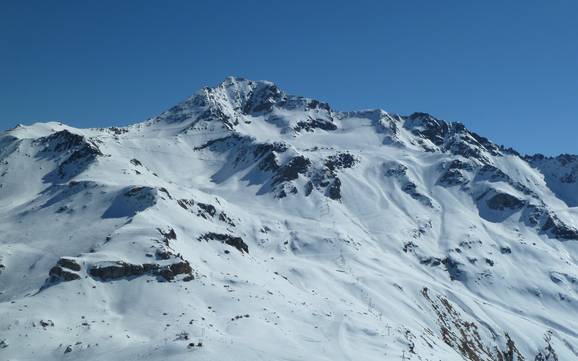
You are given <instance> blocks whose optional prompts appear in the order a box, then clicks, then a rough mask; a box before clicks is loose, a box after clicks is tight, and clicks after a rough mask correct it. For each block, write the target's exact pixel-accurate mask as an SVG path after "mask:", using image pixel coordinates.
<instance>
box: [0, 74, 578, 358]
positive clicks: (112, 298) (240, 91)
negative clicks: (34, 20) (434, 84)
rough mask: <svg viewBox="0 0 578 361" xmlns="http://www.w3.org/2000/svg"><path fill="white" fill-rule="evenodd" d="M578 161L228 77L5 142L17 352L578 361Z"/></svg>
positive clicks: (2, 326)
mask: <svg viewBox="0 0 578 361" xmlns="http://www.w3.org/2000/svg"><path fill="white" fill-rule="evenodd" d="M577 177H578V157H576V156H573V155H561V156H559V157H545V156H541V155H534V156H524V155H521V154H519V153H517V152H516V151H515V150H513V149H511V148H505V147H503V146H499V145H496V144H494V143H492V142H491V141H490V140H488V139H486V138H484V137H481V136H479V135H477V134H475V133H473V132H471V131H469V130H468V129H467V128H465V127H464V125H462V124H461V123H450V122H445V121H442V120H439V119H436V118H434V117H433V116H431V115H428V114H426V113H414V114H412V115H409V116H401V115H397V114H392V113H387V112H385V111H383V110H365V111H352V112H340V111H335V110H333V109H332V108H331V107H330V106H329V105H328V104H327V103H324V102H321V101H317V100H313V99H308V98H304V97H299V96H293V95H288V94H286V93H285V92H283V91H282V90H280V89H279V88H278V87H277V86H275V85H274V84H273V83H271V82H267V81H250V80H246V79H241V78H227V79H226V80H225V81H224V82H223V83H221V84H220V85H218V86H216V87H212V88H204V89H201V90H200V91H198V92H197V93H195V94H194V95H192V96H191V97H190V98H188V99H186V100H185V101H183V102H181V103H179V104H178V105H176V106H174V107H172V108H171V109H169V110H167V111H166V112H164V113H162V114H160V115H159V116H157V117H155V118H152V119H149V120H147V121H145V122H143V123H138V124H134V125H131V126H127V127H113V128H99V129H77V128H73V127H70V126H67V125H64V124H62V123H56V122H51V123H37V124H33V125H30V126H17V127H15V128H13V129H11V130H8V131H5V132H3V133H0V360H3V361H4V360H6V361H9V360H10V361H17V360H49V361H50V360H90V361H92V360H94V361H97V360H98V361H100V360H107V361H114V360H118V361H127V360H139V361H153V360H155V361H156V360H158V361H161V360H162V361H165V360H166V361H170V360H210V361H212V360H215V361H217V360H219V361H227V360H231V361H244V360H267V361H269V360H312V361H313V360H319V361H322V360H325V361H329V360H331V361H336V360H356V361H357V360H404V361H405V360H416V361H417V360H423V361H426V360H428V361H434V360H436V361H437V360H442V361H452V360H456V361H457V360H470V361H521V360H526V361H547V360H548V361H553V360H560V361H568V360H578V268H577V264H578V262H577V259H578V207H577V206H578V181H577Z"/></svg>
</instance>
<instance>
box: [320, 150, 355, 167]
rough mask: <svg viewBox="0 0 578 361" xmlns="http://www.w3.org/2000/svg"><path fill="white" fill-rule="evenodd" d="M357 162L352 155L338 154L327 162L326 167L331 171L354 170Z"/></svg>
mask: <svg viewBox="0 0 578 361" xmlns="http://www.w3.org/2000/svg"><path fill="white" fill-rule="evenodd" d="M355 163H357V160H356V159H355V157H354V156H353V155H352V154H350V153H337V154H335V155H332V156H330V157H328V158H327V160H325V167H327V169H329V170H330V171H334V170H337V169H345V168H352V167H353V166H354V165H355Z"/></svg>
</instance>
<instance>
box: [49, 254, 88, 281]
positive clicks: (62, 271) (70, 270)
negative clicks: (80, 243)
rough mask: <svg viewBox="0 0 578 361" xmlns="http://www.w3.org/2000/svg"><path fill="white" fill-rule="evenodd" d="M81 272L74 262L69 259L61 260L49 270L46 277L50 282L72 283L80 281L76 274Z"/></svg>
mask: <svg viewBox="0 0 578 361" xmlns="http://www.w3.org/2000/svg"><path fill="white" fill-rule="evenodd" d="M80 270H81V267H80V265H79V264H78V263H77V262H76V260H73V259H70V258H61V259H59V260H58V262H56V265H55V266H54V267H52V268H51V269H50V271H49V272H48V275H49V276H50V279H51V280H52V281H65V282H66V281H74V280H77V279H80V275H79V274H78V273H77V272H79V271H80Z"/></svg>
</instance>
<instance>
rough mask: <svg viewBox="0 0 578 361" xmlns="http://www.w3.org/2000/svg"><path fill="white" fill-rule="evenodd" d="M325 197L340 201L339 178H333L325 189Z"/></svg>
mask: <svg viewBox="0 0 578 361" xmlns="http://www.w3.org/2000/svg"><path fill="white" fill-rule="evenodd" d="M327 196H328V197H329V198H331V199H333V200H336V201H338V200H340V199H341V180H340V179H339V178H337V177H335V179H334V180H333V182H331V184H330V185H329V187H327Z"/></svg>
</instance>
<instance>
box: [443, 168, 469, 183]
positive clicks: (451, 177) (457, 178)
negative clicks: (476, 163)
mask: <svg viewBox="0 0 578 361" xmlns="http://www.w3.org/2000/svg"><path fill="white" fill-rule="evenodd" d="M467 183H468V180H467V179H466V177H464V175H463V174H462V172H461V171H460V170H459V169H448V170H447V171H446V172H444V173H443V174H442V175H441V176H440V177H439V178H438V180H437V184H439V185H443V186H447V187H453V186H458V185H464V184H467Z"/></svg>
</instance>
